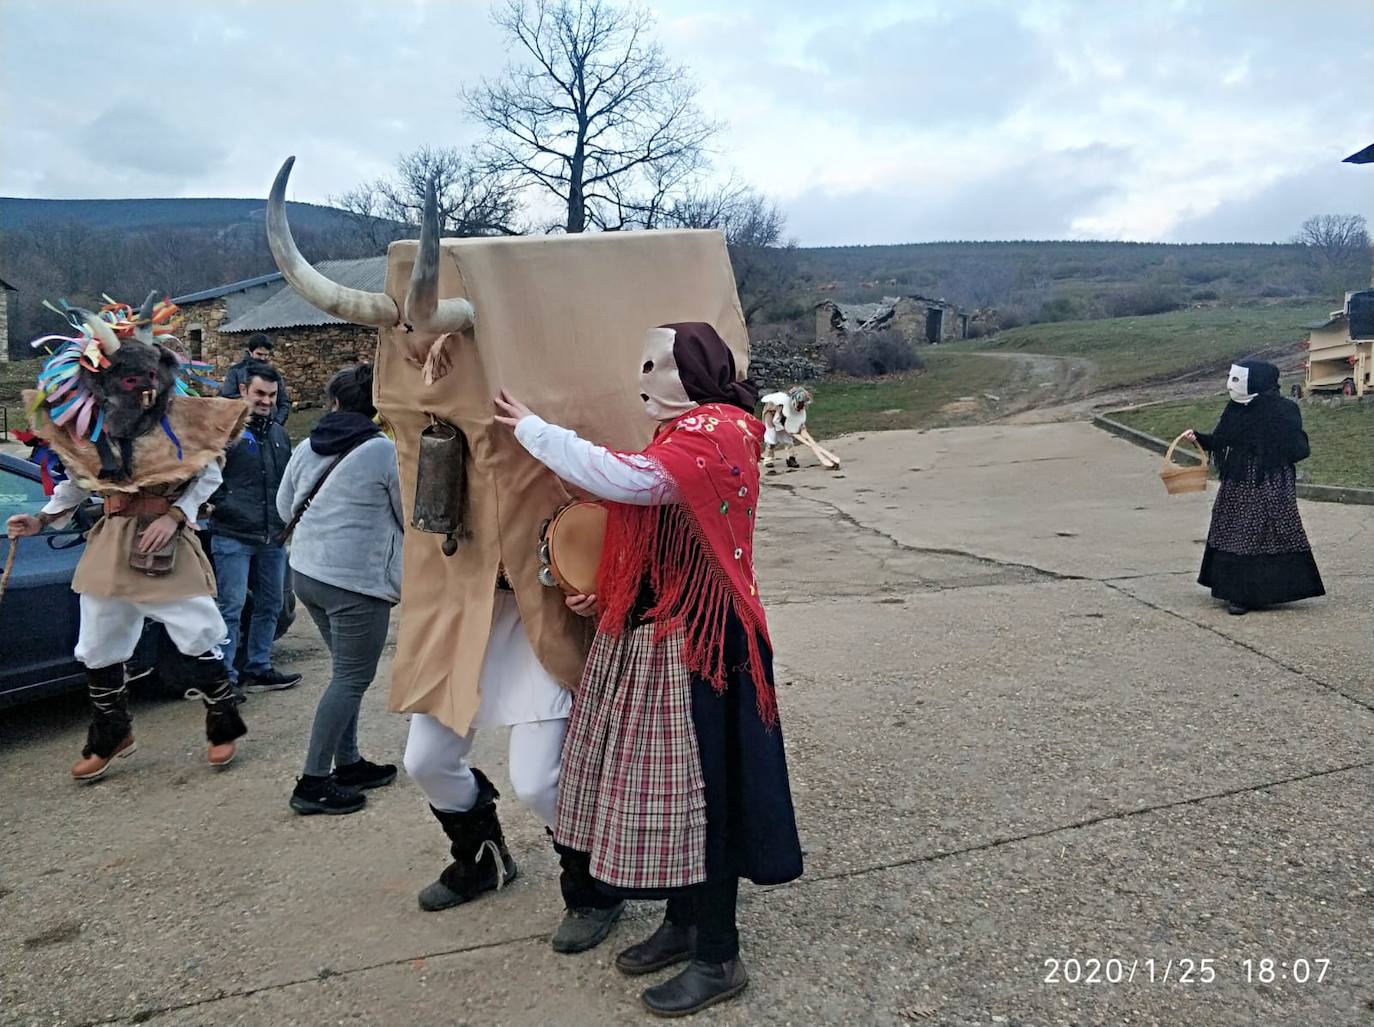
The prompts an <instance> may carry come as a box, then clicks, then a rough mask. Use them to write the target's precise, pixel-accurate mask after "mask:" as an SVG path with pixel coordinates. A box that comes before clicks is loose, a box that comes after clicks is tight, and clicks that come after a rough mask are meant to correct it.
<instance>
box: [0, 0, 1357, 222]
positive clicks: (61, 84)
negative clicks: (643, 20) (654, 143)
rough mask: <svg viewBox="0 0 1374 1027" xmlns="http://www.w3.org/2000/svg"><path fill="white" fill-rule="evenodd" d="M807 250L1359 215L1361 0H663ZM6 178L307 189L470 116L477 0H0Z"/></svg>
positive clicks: (8, 184) (0, 187)
mask: <svg viewBox="0 0 1374 1027" xmlns="http://www.w3.org/2000/svg"><path fill="white" fill-rule="evenodd" d="M649 6H650V7H651V8H652V9H653V10H654V12H655V13H656V15H657V18H658V29H657V31H658V36H659V39H660V40H661V42H662V43H663V44H664V46H665V47H666V48H667V49H668V50H669V52H670V53H671V54H672V56H673V57H674V58H675V59H677V60H679V61H681V62H682V63H683V64H685V65H686V66H688V68H690V70H691V72H692V74H693V75H694V76H695V77H696V80H697V81H698V83H699V84H700V86H701V101H702V104H703V106H704V107H705V108H706V110H707V113H708V114H710V115H711V116H712V117H714V118H717V119H720V120H722V121H724V122H726V123H727V128H726V129H725V131H724V132H723V133H722V134H721V136H720V137H719V138H718V140H717V142H716V150H717V151H718V152H717V154H716V158H715V161H716V165H717V167H718V168H719V170H720V173H721V174H726V173H733V174H735V175H736V176H737V177H739V178H741V179H744V180H746V181H749V182H751V183H753V184H754V185H756V186H757V187H759V188H760V189H762V190H764V191H765V192H767V193H769V194H770V195H772V196H774V197H775V198H777V199H778V200H779V201H780V202H781V203H782V205H783V207H784V209H785V210H786V211H787V214H788V218H789V227H790V231H791V232H792V233H793V234H794V235H795V236H796V238H797V239H798V241H799V242H800V243H802V244H803V245H823V244H839V243H885V242H908V241H927V240H937V239H1008V238H1035V239H1045V238H1104V239H1139V240H1165V241H1179V242H1195V241H1212V240H1235V241H1242V240H1245V241H1250V240H1253V241H1264V242H1268V241H1274V240H1282V239H1286V238H1288V237H1290V236H1292V235H1293V233H1294V232H1295V231H1296V229H1297V226H1298V225H1299V223H1300V222H1301V221H1302V220H1303V219H1304V218H1305V217H1307V216H1308V215H1310V214H1314V213H1327V212H1332V213H1334V212H1357V213H1363V214H1365V215H1366V217H1368V218H1369V219H1370V220H1371V221H1374V167H1357V166H1353V165H1349V164H1341V163H1340V159H1341V158H1342V157H1344V156H1346V155H1347V154H1349V153H1351V152H1353V151H1355V150H1357V149H1359V148H1361V147H1363V146H1365V145H1367V144H1368V143H1371V142H1374V90H1371V88H1370V81H1371V69H1374V3H1371V2H1370V0H1320V2H1315V3H1314V2H1313V0H1117V2H1112V3H1107V2H1099V0H892V2H884V0H844V2H838V3H837V2H835V0H654V2H652V3H651V4H649ZM0 15H2V16H3V22H0V195H6V196H38V197H125V196H262V195H264V194H265V192H266V190H267V187H268V185H269V184H270V182H271V178H272V175H273V173H274V171H275V169H276V167H277V166H278V165H279V164H280V162H281V160H282V158H283V157H285V156H286V155H287V154H296V155H297V157H298V160H297V165H296V172H295V175H294V177H293V188H294V198H295V199H298V200H308V201H316V202H322V201H324V199H325V198H326V197H327V196H329V195H331V194H337V193H340V192H342V191H343V190H345V189H347V188H348V187H350V186H351V185H354V184H356V183H357V182H358V181H360V180H363V179H367V178H371V177H374V176H376V175H378V174H382V173H384V172H386V170H387V169H388V166H389V164H390V163H391V161H392V160H394V158H395V157H396V156H397V155H398V154H399V153H401V152H404V151H407V150H411V149H414V148H415V147H417V146H420V145H422V144H437V145H448V144H464V143H467V142H471V141H472V140H474V139H475V138H476V134H475V130H474V128H473V126H471V125H470V124H467V123H466V122H465V121H464V118H463V114H462V111H461V108H460V105H459V103H458V100H457V93H458V90H459V88H460V86H461V85H462V84H463V83H465V82H472V81H475V80H476V79H477V78H479V77H480V76H482V75H492V74H496V73H498V72H499V71H500V69H501V67H502V66H503V65H504V64H505V62H506V60H507V55H506V54H505V52H504V50H503V42H502V39H501V37H500V35H499V34H498V32H497V31H496V30H495V29H494V28H493V27H492V26H491V24H490V21H489V16H488V7H487V4H486V3H485V2H484V0H32V2H30V0H0Z"/></svg>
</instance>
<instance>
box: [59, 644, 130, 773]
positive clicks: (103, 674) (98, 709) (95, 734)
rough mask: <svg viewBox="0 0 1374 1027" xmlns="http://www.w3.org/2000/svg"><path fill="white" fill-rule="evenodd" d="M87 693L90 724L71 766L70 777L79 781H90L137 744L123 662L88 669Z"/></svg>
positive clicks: (127, 754)
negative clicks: (83, 743) (83, 742)
mask: <svg viewBox="0 0 1374 1027" xmlns="http://www.w3.org/2000/svg"><path fill="white" fill-rule="evenodd" d="M86 694H87V696H88V697H89V698H90V700H91V726H90V727H89V728H87V729H86V745H85V746H84V747H83V748H82V750H81V759H80V760H78V761H77V762H76V765H75V766H73V767H72V777H74V778H76V779H77V780H78V781H93V780H94V779H95V778H97V777H100V776H101V775H102V774H104V773H105V770H106V768H107V767H109V765H110V761H111V760H112V759H114V758H115V757H116V756H120V757H124V756H132V755H133V754H134V751H135V748H136V746H135V745H134V736H133V726H134V722H133V718H132V717H130V716H129V690H128V688H127V687H126V686H125V684H124V664H122V663H116V664H115V665H114V666H113V667H100V668H98V669H96V670H90V669H87V671H86Z"/></svg>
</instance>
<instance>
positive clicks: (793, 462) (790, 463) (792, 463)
mask: <svg viewBox="0 0 1374 1027" xmlns="http://www.w3.org/2000/svg"><path fill="white" fill-rule="evenodd" d="M800 466H801V463H800V462H798V460H797V458H796V457H794V456H789V457H788V458H787V468H788V470H791V471H795V470H796V469H797V468H798V467H800Z"/></svg>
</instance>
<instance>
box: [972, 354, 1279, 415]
mask: <svg viewBox="0 0 1374 1027" xmlns="http://www.w3.org/2000/svg"><path fill="white" fill-rule="evenodd" d="M974 355H975V356H980V357H991V358H994V359H1000V360H1011V361H1015V362H1016V363H1018V364H1019V365H1021V370H1020V372H1019V373H1018V374H1017V376H1016V378H1015V379H1013V383H1012V387H1011V389H1009V390H1007V391H1008V393H1009V394H1008V395H1007V396H1004V397H999V401H1000V402H999V403H998V405H997V408H996V414H995V416H994V417H993V418H992V420H991V423H993V424H1052V423H1058V422H1063V421H1086V420H1089V419H1090V418H1092V417H1093V415H1094V414H1099V413H1101V412H1103V411H1104V410H1114V409H1118V408H1120V407H1127V406H1138V405H1140V404H1144V403H1155V402H1160V401H1163V400H1178V399H1195V398H1198V397H1203V396H1211V395H1214V394H1216V393H1218V392H1220V391H1221V388H1220V381H1221V376H1222V375H1223V373H1224V372H1225V370H1226V367H1227V366H1228V365H1226V364H1217V365H1209V366H1207V367H1200V368H1194V369H1193V370H1191V371H1188V372H1186V373H1185V374H1181V375H1176V376H1174V377H1171V378H1167V379H1164V380H1161V381H1153V382H1145V383H1142V384H1140V385H1131V386H1126V387H1124V388H1116V389H1107V390H1103V391H1100V392H1099V391H1095V390H1094V387H1093V383H1094V378H1095V376H1096V366H1095V365H1094V363H1093V362H1092V361H1091V360H1088V359H1087V358H1084V357H1060V356H1050V355H1048V354H1042V353H988V352H978V353H976V354H974ZM1250 359H1256V360H1270V361H1273V362H1274V363H1275V364H1277V365H1278V367H1279V369H1280V370H1281V371H1284V372H1288V371H1294V370H1298V369H1300V368H1301V366H1302V359H1303V354H1302V351H1301V350H1300V349H1298V348H1297V347H1294V346H1283V347H1274V348H1272V349H1269V350H1263V351H1261V352H1259V353H1255V354H1252V355H1251V357H1250ZM989 398H990V397H989Z"/></svg>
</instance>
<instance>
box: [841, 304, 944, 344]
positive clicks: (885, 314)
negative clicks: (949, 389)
mask: <svg viewBox="0 0 1374 1027" xmlns="http://www.w3.org/2000/svg"><path fill="white" fill-rule="evenodd" d="M968 322H969V316H968V314H967V313H965V312H964V311H962V310H960V309H959V308H958V307H956V306H955V305H954V304H953V303H947V302H945V301H944V300H934V299H930V298H929V297H926V296H890V297H887V298H885V299H884V300H883V301H882V302H881V303H836V302H835V301H834V300H825V301H824V302H822V303H819V304H817V306H816V342H817V343H818V344H823V343H829V344H833V343H835V342H838V341H839V340H840V339H842V338H843V337H844V336H846V335H850V334H853V333H855V332H876V331H884V330H886V329H896V330H897V331H899V332H901V334H902V336H903V337H904V338H905V339H906V340H907V341H909V342H912V343H915V344H917V345H924V344H930V345H934V344H937V343H941V342H949V341H951V340H953V339H964V338H967V337H968Z"/></svg>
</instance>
